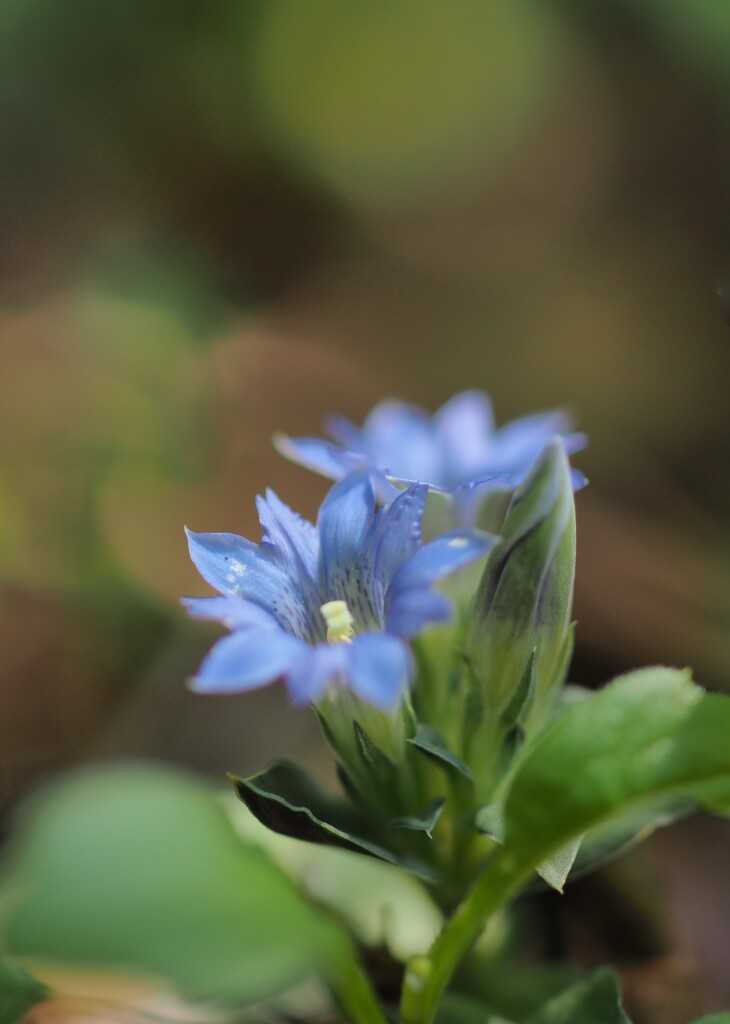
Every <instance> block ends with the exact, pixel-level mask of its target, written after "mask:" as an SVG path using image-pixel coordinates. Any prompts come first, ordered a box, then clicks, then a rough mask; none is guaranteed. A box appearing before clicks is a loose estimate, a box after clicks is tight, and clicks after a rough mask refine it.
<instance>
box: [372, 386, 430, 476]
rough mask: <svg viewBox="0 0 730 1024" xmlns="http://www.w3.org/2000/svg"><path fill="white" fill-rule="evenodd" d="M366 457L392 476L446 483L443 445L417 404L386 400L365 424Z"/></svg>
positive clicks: (428, 419) (377, 406)
mask: <svg viewBox="0 0 730 1024" xmlns="http://www.w3.org/2000/svg"><path fill="white" fill-rule="evenodd" d="M363 434H364V436H365V439H366V442H367V450H366V454H367V455H369V456H370V458H371V459H372V460H373V462H374V463H375V465H376V466H377V467H378V468H379V469H382V470H383V471H384V472H385V473H388V474H389V475H391V476H396V477H403V478H408V479H409V480H420V481H421V482H423V483H434V484H440V483H442V475H443V474H442V465H441V457H440V452H439V446H438V443H437V440H436V434H435V431H434V427H433V424H432V422H431V418H430V416H428V415H427V413H425V412H424V410H423V409H420V408H419V407H418V406H415V405H406V403H405V402H394V401H386V402H380V404H379V405H376V406H375V408H374V409H373V411H372V412H371V413H370V415H369V416H368V418H367V419H366V420H365V423H364V425H363Z"/></svg>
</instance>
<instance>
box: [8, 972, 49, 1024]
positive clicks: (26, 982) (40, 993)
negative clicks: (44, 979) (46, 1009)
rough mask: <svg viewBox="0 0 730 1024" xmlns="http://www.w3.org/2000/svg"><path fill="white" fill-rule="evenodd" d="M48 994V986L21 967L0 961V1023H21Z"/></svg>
mask: <svg viewBox="0 0 730 1024" xmlns="http://www.w3.org/2000/svg"><path fill="white" fill-rule="evenodd" d="M49 995H50V990H49V988H48V987H47V986H46V985H44V984H42V983H41V982H40V981H38V980H37V979H36V978H34V977H33V976H32V975H31V974H28V972H27V971H24V970H23V968H22V967H18V966H17V965H16V964H11V963H8V962H7V961H6V960H1V961H0V1024H21V1021H23V1020H25V1018H26V1015H27V1014H28V1012H29V1010H31V1009H32V1008H33V1007H34V1006H36V1005H37V1004H38V1003H42V1002H43V1001H44V1000H45V999H48V997H49Z"/></svg>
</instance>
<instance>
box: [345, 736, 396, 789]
mask: <svg viewBox="0 0 730 1024" xmlns="http://www.w3.org/2000/svg"><path fill="white" fill-rule="evenodd" d="M352 727H353V729H354V731H355V741H356V743H357V750H358V753H359V755H360V759H361V761H362V764H363V766H364V768H365V771H366V772H367V774H368V775H369V776H370V778H371V779H372V781H373V783H374V784H375V786H376V787H377V790H378V792H381V791H383V790H385V791H386V792H387V791H388V790H391V791H392V787H393V785H394V783H395V781H396V776H397V772H398V769H397V766H396V764H395V761H393V760H392V758H390V757H388V755H387V754H385V753H384V752H383V751H382V750H381V749H380V747H379V746H378V745H377V743H374V742H373V740H372V739H371V738H370V736H369V735H368V734H367V732H366V731H365V729H363V727H362V726H361V725H360V723H359V722H357V721H354V722H353V723H352Z"/></svg>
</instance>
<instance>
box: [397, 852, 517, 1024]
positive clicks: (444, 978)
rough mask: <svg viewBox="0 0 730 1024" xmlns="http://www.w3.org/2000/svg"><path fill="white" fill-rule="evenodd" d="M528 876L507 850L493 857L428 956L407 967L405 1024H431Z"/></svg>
mask: <svg viewBox="0 0 730 1024" xmlns="http://www.w3.org/2000/svg"><path fill="white" fill-rule="evenodd" d="M529 873H530V871H529V869H527V870H526V869H524V867H522V866H521V865H518V864H516V863H515V861H514V860H513V859H512V857H511V856H510V855H509V854H508V853H507V852H506V851H505V850H499V851H498V852H497V853H496V854H495V855H494V857H493V858H492V860H491V861H490V862H489V865H488V866H487V868H486V870H485V871H484V873H483V874H482V875H481V876H480V877H479V878H478V879H477V881H476V882H475V883H474V886H473V887H472V889H471V891H470V892H469V894H468V896H467V897H466V899H465V900H464V902H463V903H462V904H461V906H460V907H459V908H458V909H457V910H456V912H455V913H454V915H453V917H451V918H450V919H449V920H448V921H447V922H446V924H445V925H444V928H443V930H442V931H441V933H440V935H439V936H438V937H437V938H436V940H435V942H434V944H433V946H432V947H431V950H430V952H429V954H428V956H427V957H422V956H421V957H416V958H414V960H412V961H411V963H410V964H409V965H408V967H407V968H406V973H405V977H404V979H403V992H402V996H401V1019H402V1021H403V1024H431V1021H432V1020H433V1017H434V1014H435V1012H436V1007H437V1005H438V1002H439V999H440V998H441V995H442V994H443V992H444V989H445V988H446V986H447V985H448V983H449V982H450V981H451V977H452V975H453V973H454V971H455V970H456V967H457V966H458V964H459V963H460V961H461V960H462V958H463V957H464V956H465V955H466V953H468V952H469V950H470V949H471V947H472V946H473V945H474V943H475V942H476V940H477V939H478V938H479V936H480V935H481V933H482V931H483V930H484V926H485V924H486V923H487V920H488V918H489V917H490V916H491V914H493V913H494V911H495V910H498V909H499V908H500V907H501V906H503V905H504V904H505V903H506V902H507V900H509V899H510V898H511V897H512V896H514V894H515V893H516V892H517V891H518V890H519V889H520V888H521V887H522V885H523V884H524V882H525V880H526V878H527V877H528V876H529Z"/></svg>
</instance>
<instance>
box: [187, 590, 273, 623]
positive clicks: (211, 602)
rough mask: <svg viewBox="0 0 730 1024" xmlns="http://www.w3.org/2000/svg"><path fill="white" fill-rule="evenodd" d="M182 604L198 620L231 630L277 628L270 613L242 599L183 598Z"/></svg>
mask: <svg viewBox="0 0 730 1024" xmlns="http://www.w3.org/2000/svg"><path fill="white" fill-rule="evenodd" d="M180 600H181V604H182V605H183V606H184V607H185V608H186V610H187V612H188V614H189V615H192V616H194V617H195V618H196V619H210V620H212V621H215V622H222V623H223V625H224V626H228V628H229V629H254V628H259V629H269V628H271V627H276V626H277V622H276V619H275V618H274V617H273V616H272V615H271V613H270V612H267V611H265V610H264V609H263V608H260V607H259V606H258V605H257V604H253V602H251V601H245V600H243V599H242V598H240V597H183V598H181V599H180Z"/></svg>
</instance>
